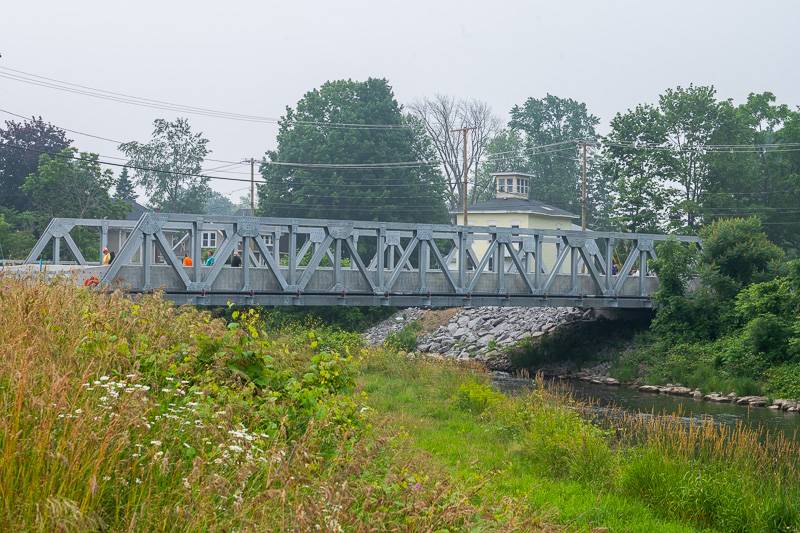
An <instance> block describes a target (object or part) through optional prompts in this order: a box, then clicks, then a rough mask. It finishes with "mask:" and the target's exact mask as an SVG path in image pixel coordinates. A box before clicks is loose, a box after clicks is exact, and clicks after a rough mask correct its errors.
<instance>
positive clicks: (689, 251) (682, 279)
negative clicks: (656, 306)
mask: <svg viewBox="0 0 800 533" xmlns="http://www.w3.org/2000/svg"><path fill="white" fill-rule="evenodd" d="M656 251H657V253H658V254H657V255H658V259H657V260H655V261H653V269H654V270H655V272H656V274H657V275H658V283H659V285H658V293H657V294H656V298H657V299H661V298H668V297H671V296H683V295H684V294H685V293H686V285H687V284H688V283H689V280H690V279H691V278H692V275H693V272H694V271H695V264H696V262H697V252H696V250H695V248H694V247H689V246H686V245H684V244H682V243H680V242H678V241H677V240H676V239H675V238H670V239H669V240H667V241H665V242H663V243H661V244H660V245H659V246H658V247H657V249H656Z"/></svg>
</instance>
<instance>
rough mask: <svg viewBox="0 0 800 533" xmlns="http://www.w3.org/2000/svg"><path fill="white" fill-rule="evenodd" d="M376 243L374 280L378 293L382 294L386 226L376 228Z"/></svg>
mask: <svg viewBox="0 0 800 533" xmlns="http://www.w3.org/2000/svg"><path fill="white" fill-rule="evenodd" d="M377 237H378V241H377V249H376V251H375V255H376V257H377V259H378V263H377V265H376V269H377V274H378V275H377V278H375V284H376V285H377V288H378V291H380V292H383V276H384V271H383V269H384V261H385V259H386V224H381V225H380V227H379V228H378V234H377Z"/></svg>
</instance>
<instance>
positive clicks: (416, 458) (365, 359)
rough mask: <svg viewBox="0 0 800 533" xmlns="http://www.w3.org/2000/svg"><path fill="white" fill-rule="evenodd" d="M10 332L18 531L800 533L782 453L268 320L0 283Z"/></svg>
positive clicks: (4, 438) (794, 479)
mask: <svg viewBox="0 0 800 533" xmlns="http://www.w3.org/2000/svg"><path fill="white" fill-rule="evenodd" d="M0 314H2V316H3V317H4V327H3V328H1V329H0V409H2V412H3V415H2V417H3V418H2V421H3V424H2V425H0V494H2V495H3V498H2V499H0V530H3V531H28V530H48V531H49V530H63V531H73V530H74V531H121V530H126V531H127V530H134V529H141V530H155V531H161V530H178V531H198V530H200V531H203V530H218V529H226V530H237V531H239V530H241V531H248V530H263V529H267V530H277V531H285V530H299V531H310V530H320V531H372V530H388V531H444V530H446V531H563V530H578V531H592V530H595V531H597V532H600V531H609V530H611V531H643V532H644V531H675V532H678V531H680V532H683V531H697V530H707V531H715V530H718V531H731V530H736V531H764V530H792V528H795V529H796V528H797V527H800V464H798V457H800V448H798V443H796V442H792V441H789V440H787V439H783V438H781V437H780V436H779V435H776V436H774V438H773V437H771V438H770V439H766V440H765V439H762V438H761V436H760V434H759V433H757V432H754V431H751V430H749V429H747V428H746V427H745V428H742V427H737V428H729V427H724V426H720V425H718V424H713V423H709V422H708V421H701V423H697V424H694V423H692V424H689V425H687V424H685V422H684V421H683V420H682V419H679V418H676V417H670V416H667V417H649V418H648V419H646V420H645V419H643V418H642V417H633V416H623V417H621V418H620V419H618V420H615V421H614V425H613V426H603V425H598V424H594V423H592V422H591V421H590V420H587V418H586V416H585V413H586V409H587V407H588V406H587V404H585V403H582V402H577V401H575V400H574V399H571V398H570V397H569V396H567V395H563V394H561V393H560V392H559V391H557V390H553V389H550V388H548V387H545V386H543V384H539V386H537V388H536V389H535V390H531V391H526V392H525V393H523V394H518V395H505V394H501V393H499V392H497V391H496V390H494V389H493V388H492V386H491V381H490V375H489V374H488V373H487V372H486V371H485V370H484V369H483V368H482V367H481V366H480V365H479V364H478V363H477V362H475V361H457V360H452V359H444V358H440V359H435V360H434V359H432V358H429V357H422V356H417V355H413V354H409V353H404V352H402V351H397V350H393V349H383V348H381V347H371V348H368V347H366V346H365V343H364V341H363V338H362V336H361V335H360V334H358V333H354V332H349V331H344V330H341V329H335V328H331V327H328V326H326V325H325V324H320V323H315V324H313V325H309V324H307V323H284V324H282V325H281V326H280V327H276V328H273V327H271V326H269V321H268V320H265V319H264V318H263V317H262V316H261V314H260V311H259V310H257V309H236V308H231V309H229V310H228V311H227V314H226V318H225V319H221V318H214V317H213V316H212V315H210V314H209V313H207V312H205V311H200V310H197V309H193V308H191V307H189V306H183V307H175V306H174V305H172V304H171V303H169V302H166V301H164V300H162V299H161V298H160V297H159V295H146V296H143V297H141V298H138V299H137V300H136V301H133V300H131V299H129V298H127V297H125V296H124V295H122V294H105V293H102V292H99V291H95V290H91V289H86V288H79V287H75V286H73V285H71V284H69V283H64V282H60V281H58V280H55V281H52V282H47V283H45V282H42V281H41V280H38V281H37V280H17V279H7V278H2V277H0ZM429 326H430V327H433V324H432V323H431V324H429ZM436 327H438V326H436ZM54 457H56V458H58V460H53V458H54Z"/></svg>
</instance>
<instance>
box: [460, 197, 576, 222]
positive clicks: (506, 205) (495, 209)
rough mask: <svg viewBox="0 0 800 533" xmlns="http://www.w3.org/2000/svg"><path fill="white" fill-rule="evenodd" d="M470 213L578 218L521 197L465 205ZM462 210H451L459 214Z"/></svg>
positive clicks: (493, 199) (556, 208)
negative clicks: (530, 214) (531, 214)
mask: <svg viewBox="0 0 800 533" xmlns="http://www.w3.org/2000/svg"><path fill="white" fill-rule="evenodd" d="M467 209H468V211H469V212H471V213H533V214H535V215H543V216H548V217H561V218H578V215H574V214H572V213H570V212H569V211H564V210H563V209H559V208H558V207H553V206H552V205H547V204H545V203H543V202H540V201H538V200H525V199H522V198H492V199H491V200H487V201H485V202H480V203H477V204H474V205H470V206H468V207H467ZM461 212H462V211H460V210H458V211H451V213H452V214H460V213H461Z"/></svg>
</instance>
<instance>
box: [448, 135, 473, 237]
mask: <svg viewBox="0 0 800 533" xmlns="http://www.w3.org/2000/svg"><path fill="white" fill-rule="evenodd" d="M474 129H475V128H456V129H454V130H450V132H451V133H455V132H458V131H460V132H461V133H462V134H463V135H464V156H463V157H464V171H463V175H462V177H463V181H462V190H461V199H462V200H463V202H464V225H465V226H466V225H467V202H468V199H467V174H468V173H469V164H468V163H467V139H468V137H467V134H468V133H469V130H474Z"/></svg>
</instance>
